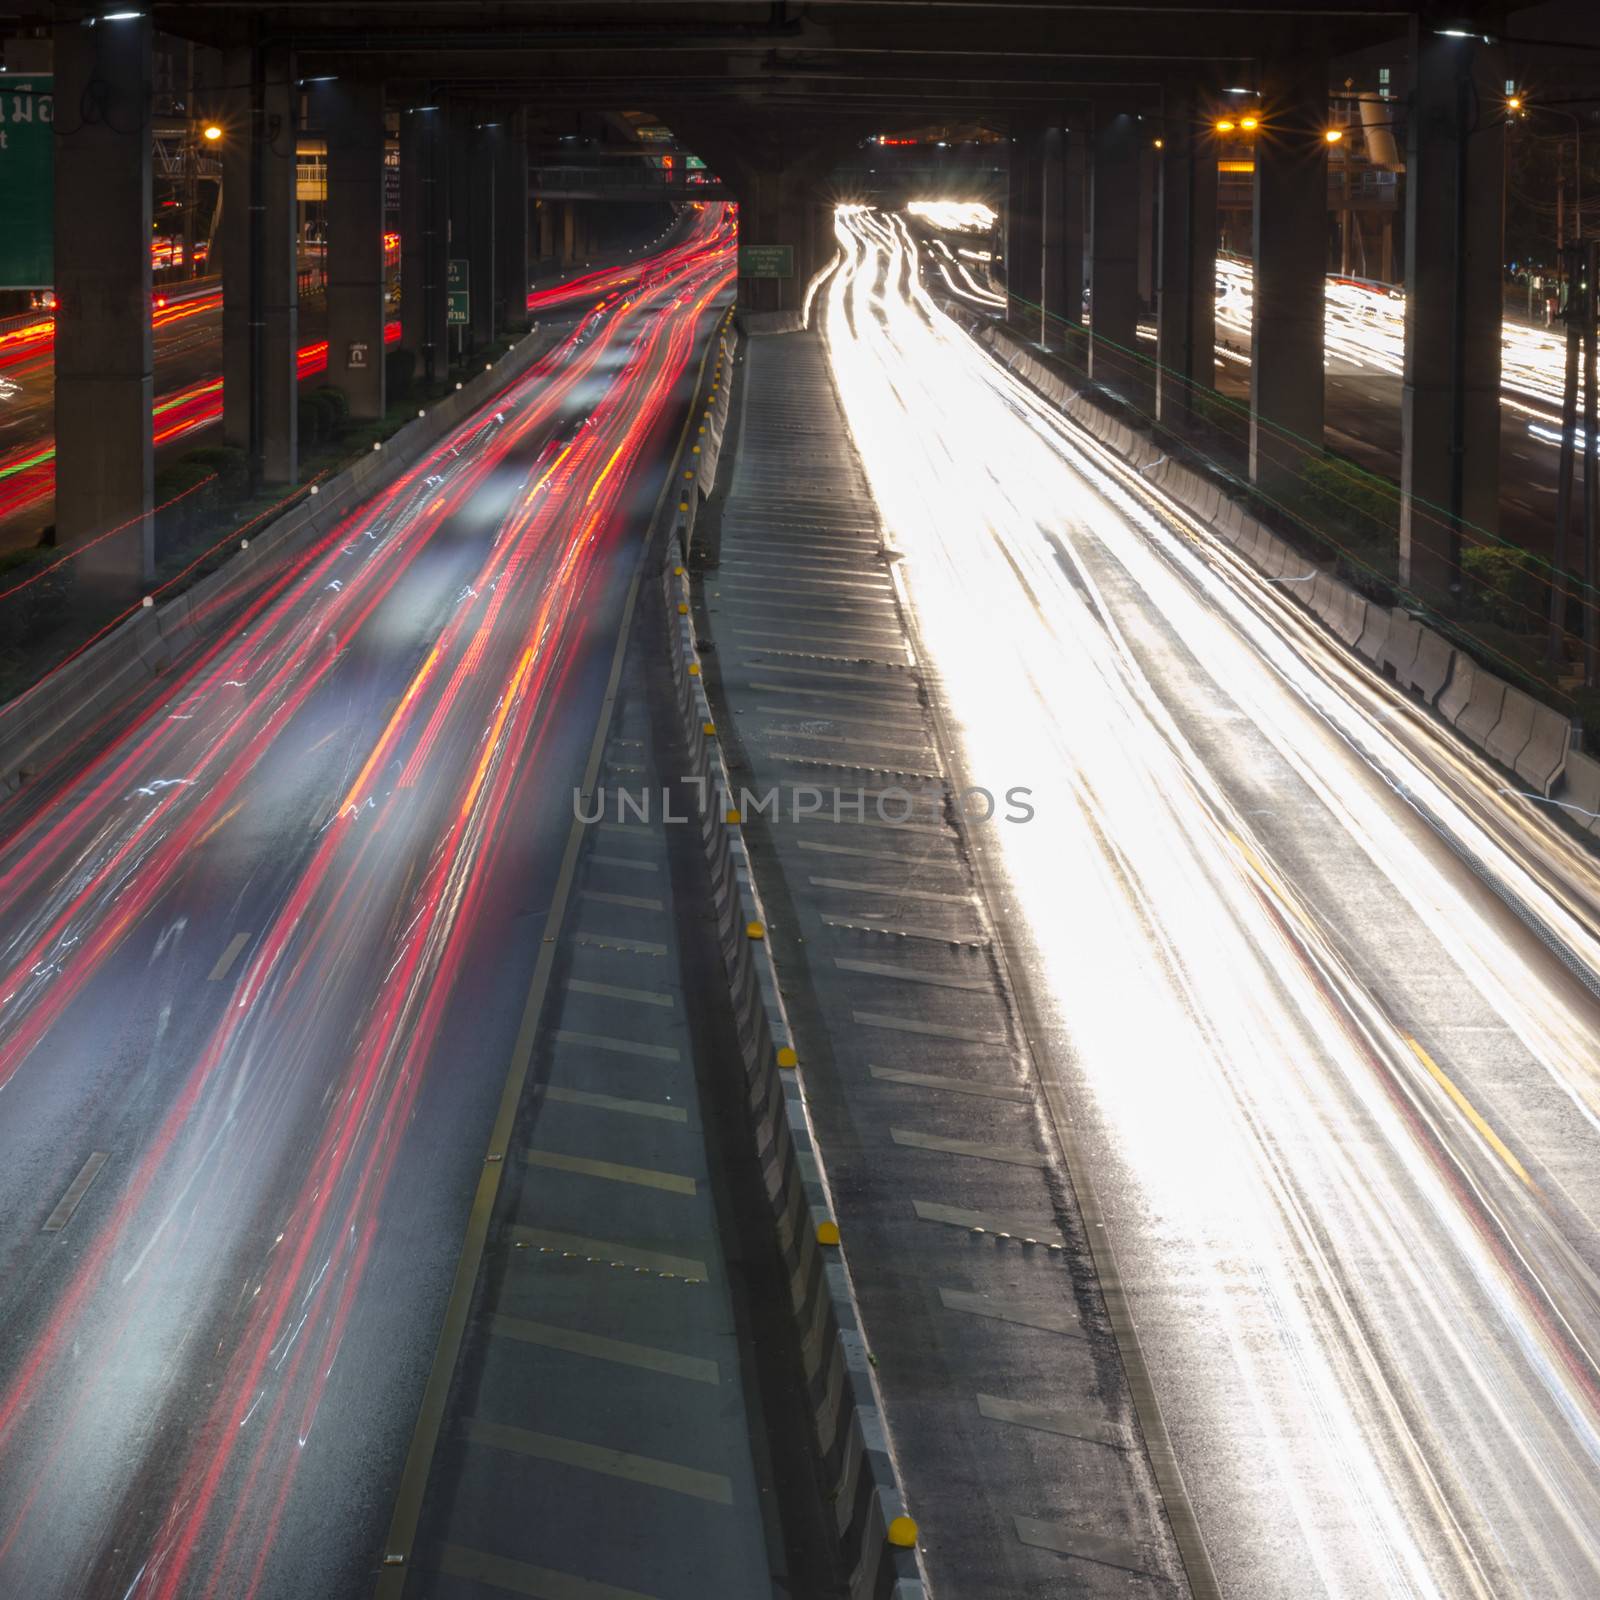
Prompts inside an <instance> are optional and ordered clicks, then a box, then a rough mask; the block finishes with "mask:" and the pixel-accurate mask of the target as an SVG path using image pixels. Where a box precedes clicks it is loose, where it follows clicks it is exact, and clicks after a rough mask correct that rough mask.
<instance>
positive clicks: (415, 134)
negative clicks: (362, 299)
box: [400, 106, 449, 382]
mask: <svg viewBox="0 0 1600 1600" xmlns="http://www.w3.org/2000/svg"><path fill="white" fill-rule="evenodd" d="M444 115H445V114H444V110H443V108H442V107H438V106H432V107H428V108H426V109H418V110H410V111H404V112H402V113H401V115H400V249H401V252H402V256H401V262H400V344H401V347H402V348H403V349H406V350H409V351H411V353H412V354H413V356H415V358H416V372H417V376H418V377H420V378H422V379H423V380H424V381H427V382H432V381H433V379H434V378H435V377H436V376H442V375H443V373H444V371H445V369H446V367H447V366H448V365H449V363H448V360H447V358H446V355H445V306H446V299H445V296H446V283H445V264H446V261H447V260H448V257H449V235H448V232H447V224H448V217H447V213H446V210H445V189H446V184H445V177H446V173H447V170H448V168H447V160H448V150H447V146H446V139H445V123H444Z"/></svg>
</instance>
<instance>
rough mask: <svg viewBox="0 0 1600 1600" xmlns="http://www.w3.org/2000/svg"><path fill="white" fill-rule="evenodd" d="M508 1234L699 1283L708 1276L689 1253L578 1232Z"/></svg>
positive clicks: (533, 1230) (534, 1243)
mask: <svg viewBox="0 0 1600 1600" xmlns="http://www.w3.org/2000/svg"><path fill="white" fill-rule="evenodd" d="M511 1237H512V1240H513V1241H514V1242H515V1243H517V1244H520V1245H524V1246H532V1247H533V1248H535V1249H540V1248H543V1249H545V1250H567V1251H570V1252H571V1253H572V1254H573V1255H580V1256H584V1257H586V1258H587V1259H589V1260H593V1261H620V1262H622V1263H623V1264H624V1265H625V1266H629V1267H648V1268H649V1269H650V1271H652V1272H670V1273H672V1274H674V1275H675V1276H676V1277H679V1278H698V1279H699V1280H700V1281H701V1282H702V1283H704V1282H705V1281H706V1279H707V1277H708V1276H709V1272H708V1270H707V1268H706V1264H705V1262H703V1261H696V1260H695V1259H694V1257H693V1256H672V1255H666V1254H664V1253H663V1252H661V1251H660V1250H641V1249H640V1248H639V1247H638V1246H637V1245H631V1244H618V1243H617V1242H616V1241H615V1240H614V1239H590V1238H586V1237H585V1236H584V1235H583V1234H581V1233H559V1232H557V1231H556V1230H554V1229H552V1228H522V1227H514V1228H512V1230H511Z"/></svg>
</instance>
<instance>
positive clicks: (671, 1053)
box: [550, 1028, 681, 1061]
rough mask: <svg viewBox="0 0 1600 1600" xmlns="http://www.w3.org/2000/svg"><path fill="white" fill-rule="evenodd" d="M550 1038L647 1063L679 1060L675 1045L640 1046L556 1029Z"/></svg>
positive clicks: (601, 1035)
mask: <svg viewBox="0 0 1600 1600" xmlns="http://www.w3.org/2000/svg"><path fill="white" fill-rule="evenodd" d="M550 1037H551V1038H552V1039H554V1040H555V1041H556V1042H557V1043H558V1044H579V1045H583V1046H584V1047H585V1048H587V1049H590V1050H609V1051H610V1052H611V1053H612V1054H613V1055H619V1056H643V1057H644V1058H645V1060H647V1061H678V1060H680V1059H681V1057H680V1056H679V1054H678V1047H677V1046H676V1045H672V1044H640V1043H639V1041H638V1040H637V1039H617V1038H614V1037H613V1036H612V1035H611V1034H609V1033H579V1032H578V1031H577V1030H576V1029H574V1028H556V1029H554V1030H552V1032H551V1034H550Z"/></svg>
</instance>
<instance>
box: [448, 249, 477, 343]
mask: <svg viewBox="0 0 1600 1600" xmlns="http://www.w3.org/2000/svg"><path fill="white" fill-rule="evenodd" d="M468 270H469V263H468V262H467V261H466V260H465V259H462V258H459V257H455V256H452V257H451V258H450V265H449V267H448V269H447V270H446V272H445V280H444V288H445V305H446V311H445V317H444V320H445V326H446V327H449V328H464V327H466V325H467V324H468V323H469V322H471V321H472V294H471V291H470V290H469V289H468V288H467V272H468Z"/></svg>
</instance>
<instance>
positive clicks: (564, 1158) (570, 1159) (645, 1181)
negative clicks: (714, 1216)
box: [522, 1150, 696, 1195]
mask: <svg viewBox="0 0 1600 1600" xmlns="http://www.w3.org/2000/svg"><path fill="white" fill-rule="evenodd" d="M522 1159H523V1160H524V1161H526V1162H527V1163H528V1165H529V1166H530V1167H544V1168H545V1169H546V1170H548V1171H551V1172H567V1173H571V1174H573V1175H574V1176H575V1177H580V1178H603V1179H605V1180H606V1182H608V1183H631V1184H634V1185H635V1186H637V1187H638V1188H641V1189H662V1190H665V1191H666V1192H667V1193H668V1194H686V1195H692V1194H694V1193H695V1192H696V1189H695V1181H694V1179H693V1178H685V1177H684V1176H682V1174H681V1173H677V1172H657V1171H656V1170H655V1168H653V1167H629V1166H624V1165H623V1164H622V1163H621V1162H619V1161H596V1160H595V1159H594V1158H593V1157H590V1156H569V1155H564V1154H563V1153H562V1152H560V1151H558V1150H524V1151H523V1152H522Z"/></svg>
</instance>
